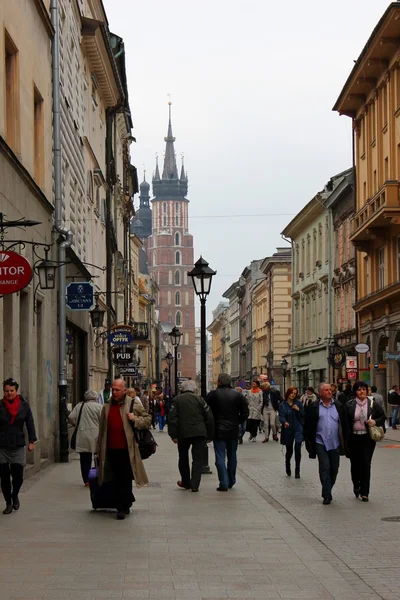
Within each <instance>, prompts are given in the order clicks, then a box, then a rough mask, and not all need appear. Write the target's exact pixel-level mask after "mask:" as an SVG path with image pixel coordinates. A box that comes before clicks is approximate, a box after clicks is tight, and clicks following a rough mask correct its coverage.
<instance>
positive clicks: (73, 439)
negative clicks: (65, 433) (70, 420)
mask: <svg viewBox="0 0 400 600" xmlns="http://www.w3.org/2000/svg"><path fill="white" fill-rule="evenodd" d="M84 406H85V403H84V402H82V406H81V410H80V411H79V415H78V420H77V422H76V425H75V429H74V433H73V434H72V436H71V443H70V446H71V448H72V450H75V449H76V436H77V433H78V428H79V423H80V422H81V417H82V411H83V407H84Z"/></svg>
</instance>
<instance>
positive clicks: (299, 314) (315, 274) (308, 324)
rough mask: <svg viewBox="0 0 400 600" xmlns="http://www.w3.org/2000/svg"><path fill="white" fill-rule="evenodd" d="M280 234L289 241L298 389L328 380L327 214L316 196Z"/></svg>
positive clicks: (293, 367) (293, 368)
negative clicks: (291, 253) (291, 251)
mask: <svg viewBox="0 0 400 600" xmlns="http://www.w3.org/2000/svg"><path fill="white" fill-rule="evenodd" d="M282 235H284V236H285V237H287V238H289V239H291V240H292V249H293V258H292V342H291V351H290V356H291V380H292V383H293V384H295V385H297V386H298V387H299V388H300V389H301V390H302V389H303V388H305V387H307V386H309V385H312V386H314V387H316V386H317V385H318V384H319V383H320V382H322V381H326V380H327V378H328V373H329V371H328V354H327V352H328V346H329V340H330V336H331V333H330V327H331V320H330V318H329V316H328V315H330V314H331V312H332V310H331V306H330V301H331V294H330V283H329V279H330V268H329V258H330V254H329V215H328V211H327V209H326V208H325V206H324V204H323V197H322V196H321V194H320V193H318V194H317V195H316V196H315V197H314V198H313V199H312V200H310V202H308V204H307V205H306V206H305V207H304V208H303V209H302V210H301V211H300V212H299V213H298V214H297V215H296V216H295V218H294V219H293V220H292V221H291V222H290V223H289V225H288V226H287V227H286V228H285V229H284V231H283V232H282Z"/></svg>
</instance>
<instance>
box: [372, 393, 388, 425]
mask: <svg viewBox="0 0 400 600" xmlns="http://www.w3.org/2000/svg"><path fill="white" fill-rule="evenodd" d="M371 393H372V397H373V399H374V400H375V402H376V404H378V405H379V406H380V407H381V409H382V410H383V412H384V413H385V415H386V406H385V403H384V401H383V396H382V394H378V388H377V387H376V385H371ZM385 418H386V417H385Z"/></svg>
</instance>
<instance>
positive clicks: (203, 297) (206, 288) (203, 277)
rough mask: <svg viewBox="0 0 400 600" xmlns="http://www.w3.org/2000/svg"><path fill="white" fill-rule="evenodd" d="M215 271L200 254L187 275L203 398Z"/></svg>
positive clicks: (207, 470) (205, 462) (206, 470)
mask: <svg viewBox="0 0 400 600" xmlns="http://www.w3.org/2000/svg"><path fill="white" fill-rule="evenodd" d="M216 273H217V272H216V271H213V270H212V269H211V268H210V267H209V265H208V262H207V261H206V260H204V258H203V257H202V256H200V258H199V260H198V261H197V262H196V263H195V265H194V268H193V269H192V270H191V271H189V273H188V275H189V276H190V277H191V278H192V283H193V287H194V291H195V292H196V296H198V297H199V298H200V306H201V310H200V348H201V351H200V352H201V354H200V381H201V395H202V397H203V398H204V399H205V398H206V396H207V336H206V302H207V296H208V295H209V293H210V291H211V282H212V278H213V277H214V275H216ZM203 473H211V469H210V467H209V464H208V446H207V444H205V448H204V459H203Z"/></svg>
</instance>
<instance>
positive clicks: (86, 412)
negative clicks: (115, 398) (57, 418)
mask: <svg viewBox="0 0 400 600" xmlns="http://www.w3.org/2000/svg"><path fill="white" fill-rule="evenodd" d="M101 410H102V405H101V404H99V403H98V395H97V393H96V392H94V391H93V390H87V392H85V393H84V395H83V402H79V404H77V405H76V406H75V408H74V409H73V410H72V412H71V413H70V414H69V416H68V421H69V422H70V423H71V425H73V426H74V427H75V430H74V433H73V438H75V443H74V444H73V445H74V450H76V451H77V452H78V454H79V460H80V463H81V474H82V479H83V483H84V484H85V486H86V487H88V486H89V471H90V469H91V466H92V460H93V454H94V453H95V452H96V443H97V438H98V435H99V425H100V415H101ZM71 442H72V440H71ZM71 445H72V444H71Z"/></svg>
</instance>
